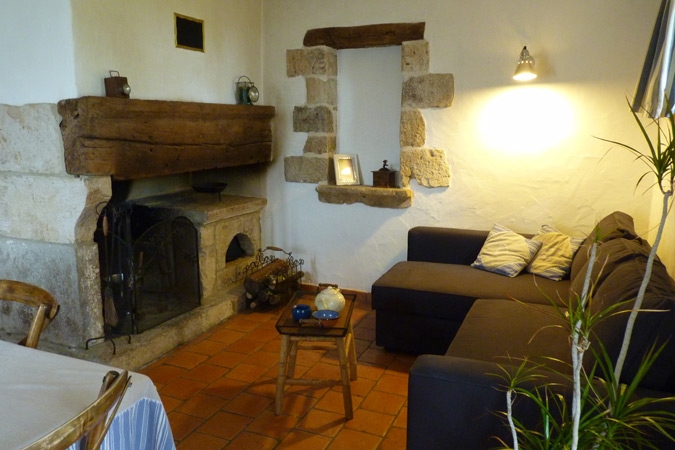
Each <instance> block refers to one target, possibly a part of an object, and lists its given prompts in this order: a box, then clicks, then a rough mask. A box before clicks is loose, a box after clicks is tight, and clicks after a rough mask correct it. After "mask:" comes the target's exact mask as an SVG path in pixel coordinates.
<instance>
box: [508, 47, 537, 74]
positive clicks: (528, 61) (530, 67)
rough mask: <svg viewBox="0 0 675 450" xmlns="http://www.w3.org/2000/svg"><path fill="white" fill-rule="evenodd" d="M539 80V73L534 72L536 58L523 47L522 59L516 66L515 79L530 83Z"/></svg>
mask: <svg viewBox="0 0 675 450" xmlns="http://www.w3.org/2000/svg"><path fill="white" fill-rule="evenodd" d="M535 78H537V73H536V72H535V71H534V58H533V57H532V56H530V52H528V51H527V47H523V50H522V51H521V52H520V59H519V60H518V64H517V65H516V72H515V73H514V74H513V79H514V80H518V81H529V80H533V79H535Z"/></svg>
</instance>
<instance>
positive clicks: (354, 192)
mask: <svg viewBox="0 0 675 450" xmlns="http://www.w3.org/2000/svg"><path fill="white" fill-rule="evenodd" d="M424 28H425V24H424V22H421V23H400V24H379V25H364V26H358V27H339V28H321V29H314V30H309V31H307V33H306V34H305V38H304V41H303V45H304V47H303V48H301V49H295V50H288V51H287V52H286V71H287V75H288V76H289V77H296V76H302V77H304V79H305V86H306V89H307V102H306V103H305V105H300V106H296V107H295V108H294V109H293V131H295V132H301V133H307V141H306V142H305V146H304V149H303V154H302V155H301V156H287V157H286V158H285V159H284V174H285V178H286V181H288V182H297V183H318V186H317V188H316V190H317V192H318V195H319V200H320V201H322V202H325V203H336V204H343V203H357V202H358V203H363V204H366V205H368V206H375V207H384V208H408V207H410V206H411V205H412V191H411V189H410V180H411V179H415V180H416V181H417V183H418V184H419V185H421V186H425V187H429V188H433V187H446V186H448V185H449V182H450V169H449V167H448V164H447V161H446V159H445V152H444V151H443V150H442V149H430V148H425V146H424V145H425V143H426V124H425V121H424V117H423V115H422V112H421V110H422V109H425V108H447V107H450V106H452V101H453V97H454V77H453V75H452V74H432V73H429V43H428V42H427V41H426V40H424ZM393 45H400V46H401V72H402V74H403V84H402V86H401V119H400V145H401V184H402V187H401V188H397V189H393V188H391V189H390V188H374V187H371V186H336V185H335V177H334V175H333V154H334V153H335V152H336V146H337V145H336V141H337V139H336V136H337V119H336V118H337V107H338V105H337V74H338V67H337V66H338V63H337V51H338V50H341V49H350V48H368V47H385V46H393Z"/></svg>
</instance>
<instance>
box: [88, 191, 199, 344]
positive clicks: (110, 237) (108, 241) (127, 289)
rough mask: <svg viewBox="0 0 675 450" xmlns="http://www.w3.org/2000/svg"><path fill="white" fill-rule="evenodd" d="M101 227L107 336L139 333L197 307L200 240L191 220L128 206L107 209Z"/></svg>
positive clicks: (101, 256) (140, 207) (98, 237)
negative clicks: (109, 334)
mask: <svg viewBox="0 0 675 450" xmlns="http://www.w3.org/2000/svg"><path fill="white" fill-rule="evenodd" d="M100 224H101V225H100V227H99V229H98V230H97V242H98V243H99V259H100V267H101V284H102V292H103V309H104V316H105V324H106V328H107V331H110V332H111V333H112V335H125V334H137V333H141V332H143V331H145V330H147V329H149V328H152V327H154V326H156V325H158V324H160V323H162V322H165V321H167V320H169V319H172V318H174V317H176V316H178V315H180V314H183V313H185V312H187V311H190V310H191V309H194V308H196V307H197V306H199V304H200V299H201V289H200V282H199V248H198V235H197V229H196V228H195V227H194V225H193V224H192V222H190V220H189V219H187V218H185V217H168V218H167V213H166V210H163V209H161V208H148V207H146V206H142V205H136V204H133V203H132V202H124V203H121V204H119V205H115V206H113V205H108V206H106V207H105V208H104V209H103V212H102V214H101V219H100Z"/></svg>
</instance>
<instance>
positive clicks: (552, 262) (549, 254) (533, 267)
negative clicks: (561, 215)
mask: <svg viewBox="0 0 675 450" xmlns="http://www.w3.org/2000/svg"><path fill="white" fill-rule="evenodd" d="M532 239H533V240H535V241H539V242H541V244H542V245H541V249H540V250H539V252H538V253H537V254H536V255H535V257H534V259H533V260H532V262H531V263H530V264H529V265H528V266H527V269H526V270H527V271H528V272H530V273H532V274H534V275H539V276H540V277H544V278H548V279H550V280H555V281H559V280H562V279H563V278H564V277H565V275H567V273H568V272H569V270H570V267H571V266H572V258H574V253H576V251H577V250H578V249H579V247H580V246H581V243H582V242H583V241H584V238H573V237H570V236H567V235H566V234H563V233H561V232H560V231H558V230H556V229H555V228H553V227H552V226H550V225H542V227H541V229H540V230H539V233H537V235H536V236H534V237H533V238H532Z"/></svg>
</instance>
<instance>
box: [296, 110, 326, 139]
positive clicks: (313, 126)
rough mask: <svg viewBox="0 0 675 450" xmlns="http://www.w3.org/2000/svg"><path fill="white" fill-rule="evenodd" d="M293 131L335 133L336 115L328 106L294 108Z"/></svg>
mask: <svg viewBox="0 0 675 450" xmlns="http://www.w3.org/2000/svg"><path fill="white" fill-rule="evenodd" d="M293 131H295V132H305V133H311V132H314V133H333V132H334V131H335V115H334V114H333V110H332V109H331V108H329V107H327V106H321V105H320V106H296V107H295V108H293Z"/></svg>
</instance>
